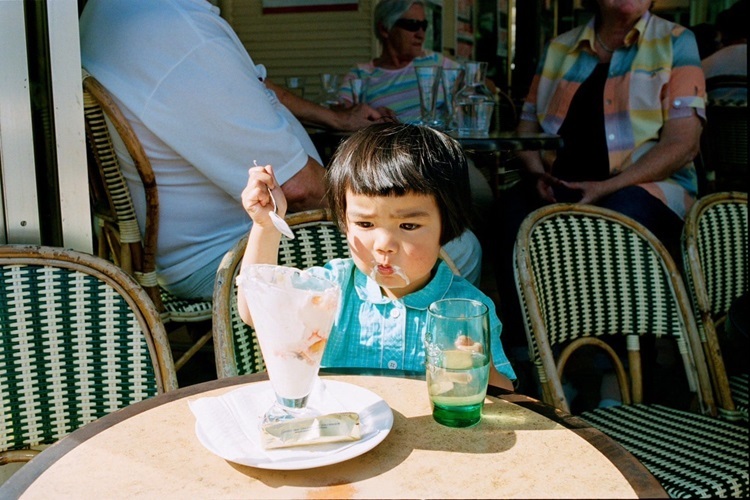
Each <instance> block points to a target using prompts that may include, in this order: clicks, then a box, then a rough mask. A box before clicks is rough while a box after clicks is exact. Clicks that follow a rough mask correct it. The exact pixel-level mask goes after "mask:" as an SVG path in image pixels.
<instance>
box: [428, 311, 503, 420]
mask: <svg viewBox="0 0 750 500" xmlns="http://www.w3.org/2000/svg"><path fill="white" fill-rule="evenodd" d="M489 335H490V320H489V310H488V308H487V306H486V305H484V304H483V303H482V302H479V301H477V300H470V299H443V300H438V301H437V302H433V303H432V304H430V307H429V308H428V309H427V332H426V334H425V341H424V342H425V362H426V363H425V366H426V372H427V392H428V394H429V396H430V402H431V403H432V418H433V419H435V421H437V422H438V423H440V424H443V425H446V426H448V427H470V426H472V425H475V424H476V423H478V422H479V420H480V419H481V418H482V406H483V405H484V398H485V396H486V394H487V383H488V381H489V374H490V351H489Z"/></svg>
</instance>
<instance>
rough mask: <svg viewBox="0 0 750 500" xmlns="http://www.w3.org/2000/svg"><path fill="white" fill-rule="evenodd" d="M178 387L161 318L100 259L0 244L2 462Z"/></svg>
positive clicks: (27, 457)
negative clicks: (121, 409) (100, 418)
mask: <svg viewBox="0 0 750 500" xmlns="http://www.w3.org/2000/svg"><path fill="white" fill-rule="evenodd" d="M176 388H177V377H176V375H175V369H174V364H173V362H172V354H171V351H170V349H169V343H168V341H167V335H166V332H165V330H164V325H163V324H162V321H161V318H160V316H159V313H158V312H157V311H156V308H155V307H154V305H153V302H152V301H151V299H150V298H149V297H148V295H146V293H145V292H144V291H143V289H142V288H141V286H140V285H138V283H136V282H135V280H133V278H131V277H130V276H129V275H128V274H126V273H125V272H124V271H122V269H120V268H118V267H116V266H114V265H113V264H111V263H110V262H107V261H106V260H104V259H100V258H98V257H95V256H92V255H88V254H83V253H80V252H76V251H72V250H64V249H61V248H52V247H40V246H21V245H2V246H0V465H4V464H8V463H11V462H27V461H29V460H31V459H32V458H33V457H34V456H35V455H36V454H37V453H38V451H37V450H34V449H31V448H32V447H37V446H40V445H45V444H51V443H54V442H55V441H57V440H59V439H60V438H62V437H63V436H65V435H67V434H69V433H70V432H72V431H74V430H76V429H77V428H79V427H81V426H83V425H85V424H87V423H89V422H92V421H94V420H96V419H97V418H99V417H102V416H104V415H107V414H108V413H111V412H113V411H116V410H118V409H120V408H124V407H126V406H128V405H130V404H132V403H136V402H138V401H141V400H144V399H147V398H150V397H152V396H154V395H156V394H161V393H164V392H167V391H171V390H173V389H176Z"/></svg>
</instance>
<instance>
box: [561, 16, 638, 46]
mask: <svg viewBox="0 0 750 500" xmlns="http://www.w3.org/2000/svg"><path fill="white" fill-rule="evenodd" d="M649 19H651V12H650V11H646V13H645V14H643V16H641V18H640V19H639V20H638V22H637V23H635V26H633V29H631V30H630V31H629V32H628V34H627V35H625V47H630V46H631V45H633V44H636V43H638V40H639V39H640V35H641V33H643V32H644V31H645V29H646V24H648V21H649ZM595 21H596V19H595V18H594V17H592V18H591V19H589V22H587V23H586V25H585V26H584V27H583V29H582V30H581V33H580V35H579V36H578V41H576V43H575V44H573V46H572V47H570V51H569V52H576V51H578V50H584V47H586V50H588V51H589V52H594V39H595V38H596V27H595V24H594V23H595Z"/></svg>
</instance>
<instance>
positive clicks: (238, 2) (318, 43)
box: [219, 0, 379, 99]
mask: <svg viewBox="0 0 750 500" xmlns="http://www.w3.org/2000/svg"><path fill="white" fill-rule="evenodd" d="M219 6H220V8H221V15H222V16H223V17H224V18H225V19H227V21H229V23H230V24H231V25H232V27H233V28H234V29H235V31H236V32H237V34H238V35H239V37H240V39H241V40H242V42H243V43H244V45H245V47H246V48H247V51H248V52H249V53H250V55H251V56H252V58H253V60H254V61H255V63H256V64H263V65H265V66H266V68H267V69H268V75H269V78H270V79H271V80H273V81H274V82H276V83H279V84H284V79H285V78H286V77H288V76H301V77H305V79H306V88H305V97H307V98H311V99H315V97H316V96H317V95H318V93H319V91H320V77H319V75H320V73H338V74H341V75H343V74H344V73H346V72H347V71H348V70H349V68H351V67H352V66H353V65H354V64H356V63H358V62H362V61H367V60H369V59H372V58H373V57H375V56H376V55H377V54H378V52H379V48H378V47H377V43H376V41H375V39H374V36H373V34H372V31H373V30H372V24H371V19H372V8H373V0H360V2H359V6H358V9H357V10H356V11H338V12H303V13H282V14H263V12H262V5H261V0H222V1H220V2H219Z"/></svg>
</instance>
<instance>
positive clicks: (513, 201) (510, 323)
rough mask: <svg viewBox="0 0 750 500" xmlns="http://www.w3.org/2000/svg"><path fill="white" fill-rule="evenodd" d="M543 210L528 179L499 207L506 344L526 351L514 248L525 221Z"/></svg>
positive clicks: (498, 262) (497, 249) (506, 193)
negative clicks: (530, 215)
mask: <svg viewBox="0 0 750 500" xmlns="http://www.w3.org/2000/svg"><path fill="white" fill-rule="evenodd" d="M539 206H540V203H539V201H538V197H537V196H536V193H535V192H534V189H533V186H532V183H531V182H530V180H529V179H526V178H524V179H523V180H521V181H520V182H518V183H517V184H515V185H514V186H512V187H511V188H509V189H505V190H503V191H501V192H500V193H499V194H498V199H497V204H496V207H497V209H496V212H495V213H496V220H497V221H498V224H496V226H495V227H496V237H495V238H494V243H495V245H494V248H493V249H492V251H493V253H494V256H495V275H496V281H497V289H498V293H499V295H500V307H499V312H500V319H501V320H502V321H503V342H508V343H510V344H512V345H513V346H516V347H518V346H522V347H524V348H525V347H526V345H527V341H526V333H525V328H524V326H523V318H522V316H521V314H522V312H521V305H520V302H519V300H518V292H517V291H516V282H515V276H514V271H513V270H514V267H515V266H514V262H513V248H514V246H515V243H516V238H517V236H518V230H519V229H520V227H521V224H522V223H523V221H524V219H525V218H526V217H527V216H528V215H529V214H530V213H531V212H532V211H534V210H535V209H536V208H538V207H539Z"/></svg>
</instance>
